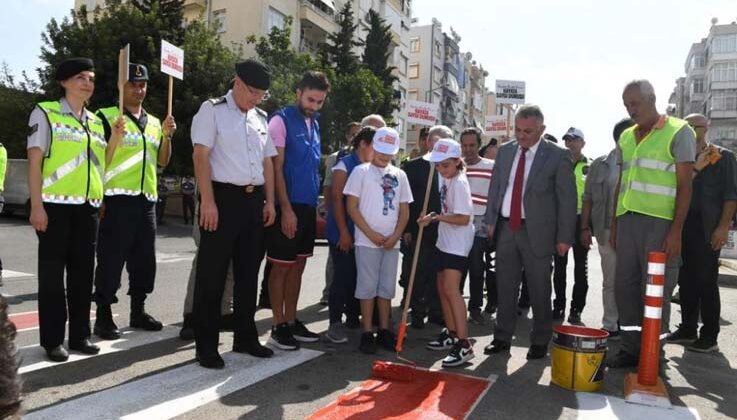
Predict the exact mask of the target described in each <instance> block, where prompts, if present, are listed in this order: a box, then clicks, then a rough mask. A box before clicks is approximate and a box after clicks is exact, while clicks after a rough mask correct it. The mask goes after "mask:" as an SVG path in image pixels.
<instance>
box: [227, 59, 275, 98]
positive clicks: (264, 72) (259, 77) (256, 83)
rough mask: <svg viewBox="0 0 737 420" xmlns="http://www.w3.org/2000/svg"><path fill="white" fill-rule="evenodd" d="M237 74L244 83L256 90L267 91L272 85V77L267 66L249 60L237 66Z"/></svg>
mask: <svg viewBox="0 0 737 420" xmlns="http://www.w3.org/2000/svg"><path fill="white" fill-rule="evenodd" d="M235 74H237V75H238V78H239V79H241V80H242V81H243V83H245V84H247V85H248V86H251V87H254V88H256V89H261V90H267V89H268V88H269V85H270V84H271V75H270V74H269V68H268V67H266V64H264V63H262V62H260V61H258V60H256V59H255V58H249V59H248V60H246V61H241V62H240V63H237V64H236V65H235Z"/></svg>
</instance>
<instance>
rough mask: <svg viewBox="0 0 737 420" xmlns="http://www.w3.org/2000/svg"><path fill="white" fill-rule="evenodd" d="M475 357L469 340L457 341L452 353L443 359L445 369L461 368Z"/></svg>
mask: <svg viewBox="0 0 737 420" xmlns="http://www.w3.org/2000/svg"><path fill="white" fill-rule="evenodd" d="M473 356H474V354H473V348H472V347H471V343H469V342H468V340H456V342H455V344H453V348H452V349H451V350H450V353H448V355H447V356H445V359H443V367H455V366H460V365H462V364H464V363H466V362H468V361H469V360H471V359H473Z"/></svg>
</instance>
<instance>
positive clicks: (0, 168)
mask: <svg viewBox="0 0 737 420" xmlns="http://www.w3.org/2000/svg"><path fill="white" fill-rule="evenodd" d="M7 166H8V151H7V150H6V149H5V146H3V144H2V143H0V213H2V212H3V206H4V205H5V199H4V198H3V190H5V169H6V168H7ZM2 285H3V260H2V259H0V286H2Z"/></svg>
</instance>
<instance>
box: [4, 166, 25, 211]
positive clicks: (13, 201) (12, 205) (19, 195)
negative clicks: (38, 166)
mask: <svg viewBox="0 0 737 420" xmlns="http://www.w3.org/2000/svg"><path fill="white" fill-rule="evenodd" d="M3 197H4V198H5V207H4V208H3V214H13V213H15V212H18V211H21V212H24V213H25V214H30V213H31V195H30V194H29V193H28V160H27V159H8V168H7V172H6V175H5V191H3Z"/></svg>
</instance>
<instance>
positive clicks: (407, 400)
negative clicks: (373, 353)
mask: <svg viewBox="0 0 737 420" xmlns="http://www.w3.org/2000/svg"><path fill="white" fill-rule="evenodd" d="M489 385H490V382H489V380H487V379H483V378H476V377H472V376H464V375H458V374H453V373H448V372H435V371H427V370H421V369H418V370H417V371H416V372H415V373H414V377H413V379H412V381H409V382H399V381H388V380H381V379H369V380H367V381H365V382H364V383H362V384H361V385H360V386H359V387H358V388H357V389H354V390H352V391H350V392H348V393H346V394H343V395H341V396H340V397H338V400H337V401H335V402H333V403H331V404H329V405H328V406H326V407H324V408H322V409H320V410H318V411H316V412H315V413H313V414H312V416H310V417H309V419H310V420H333V419H335V420H338V419H339V420H343V419H347V418H350V419H352V420H356V419H372V420H373V419H385V418H392V419H427V418H432V419H445V418H448V419H462V418H465V417H466V416H467V415H468V414H469V413H470V411H471V410H472V409H473V407H474V406H475V404H476V402H477V401H478V400H479V399H480V398H481V397H482V396H483V395H484V393H485V392H486V390H487V388H488V387H489Z"/></svg>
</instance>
